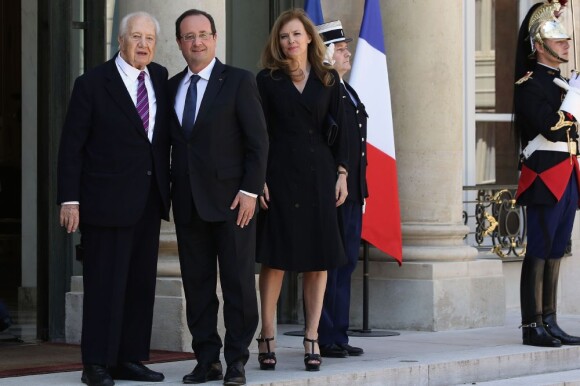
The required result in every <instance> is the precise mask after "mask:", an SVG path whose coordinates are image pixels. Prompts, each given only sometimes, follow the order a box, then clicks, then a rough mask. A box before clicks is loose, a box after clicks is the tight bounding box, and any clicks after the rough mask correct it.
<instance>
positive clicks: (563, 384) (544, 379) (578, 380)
mask: <svg viewBox="0 0 580 386" xmlns="http://www.w3.org/2000/svg"><path fill="white" fill-rule="evenodd" d="M477 385H478V386H529V385H538V386H539V385H541V386H573V385H580V370H570V371H560V372H556V373H546V374H540V375H531V376H527V377H519V378H510V379H502V380H498V381H490V382H479V383H478V384H477Z"/></svg>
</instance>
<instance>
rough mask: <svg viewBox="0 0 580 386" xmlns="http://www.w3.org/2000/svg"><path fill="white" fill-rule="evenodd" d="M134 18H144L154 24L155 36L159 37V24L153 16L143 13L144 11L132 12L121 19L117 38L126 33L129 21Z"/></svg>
mask: <svg viewBox="0 0 580 386" xmlns="http://www.w3.org/2000/svg"><path fill="white" fill-rule="evenodd" d="M134 17H146V18H148V19H150V20H151V21H152V22H153V24H155V35H157V36H159V30H160V28H159V22H158V21H157V19H156V18H155V17H153V15H151V14H149V13H147V12H144V11H138V12H132V13H129V14H127V15H125V17H123V19H122V20H121V23H120V24H119V37H122V36H125V34H126V33H127V29H128V26H129V20H131V19H132V18H134Z"/></svg>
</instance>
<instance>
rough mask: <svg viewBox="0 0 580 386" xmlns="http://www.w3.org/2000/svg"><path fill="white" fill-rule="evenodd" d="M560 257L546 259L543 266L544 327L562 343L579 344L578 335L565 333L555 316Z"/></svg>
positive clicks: (579, 338)
mask: <svg viewBox="0 0 580 386" xmlns="http://www.w3.org/2000/svg"><path fill="white" fill-rule="evenodd" d="M560 261H561V259H548V260H547V261H546V266H545V268H544V296H543V302H542V310H543V315H542V319H543V321H544V327H545V328H546V331H548V333H549V334H550V335H552V336H553V337H554V338H556V339H559V340H560V341H561V342H562V344H566V345H580V337H577V336H572V335H568V334H566V332H564V331H563V330H562V329H561V328H560V326H558V321H557V318H556V309H557V304H558V303H557V302H558V299H557V296H558V292H557V291H558V277H559V273H560Z"/></svg>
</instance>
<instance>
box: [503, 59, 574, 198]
mask: <svg viewBox="0 0 580 386" xmlns="http://www.w3.org/2000/svg"><path fill="white" fill-rule="evenodd" d="M556 77H560V78H561V79H564V78H562V77H561V75H560V71H559V70H556V69H552V68H549V67H546V66H544V65H541V64H536V66H535V68H534V71H533V72H529V73H528V74H526V75H525V76H524V77H523V78H521V79H520V80H519V81H517V82H516V85H515V97H514V107H515V114H516V125H517V126H518V128H519V130H520V136H521V144H522V149H524V148H525V147H526V146H527V145H528V142H530V141H532V140H533V139H534V138H535V137H536V136H537V135H538V134H542V135H543V136H544V137H545V138H546V139H548V140H549V141H552V142H563V143H569V148H570V149H573V153H574V154H570V153H569V152H563V151H547V150H536V151H535V152H534V153H533V154H532V155H531V156H530V157H529V158H528V159H523V158H522V160H521V163H522V164H521V165H520V166H521V175H520V179H519V184H518V190H517V193H516V199H517V203H518V204H519V205H553V204H555V203H557V202H558V201H559V200H560V198H561V197H562V195H563V193H564V190H565V189H566V185H567V184H568V182H569V180H570V177H571V173H572V171H575V173H577V174H576V176H577V177H580V175H579V174H578V173H579V172H578V160H577V158H576V154H577V150H575V149H577V144H578V131H577V128H576V124H575V122H576V119H575V118H574V117H573V116H571V115H570V114H568V113H566V112H564V111H561V110H560V105H561V104H562V99H563V97H564V95H565V91H564V90H563V89H562V88H560V87H559V86H557V85H556V84H555V83H554V78H556ZM576 180H577V181H580V178H577V179H576Z"/></svg>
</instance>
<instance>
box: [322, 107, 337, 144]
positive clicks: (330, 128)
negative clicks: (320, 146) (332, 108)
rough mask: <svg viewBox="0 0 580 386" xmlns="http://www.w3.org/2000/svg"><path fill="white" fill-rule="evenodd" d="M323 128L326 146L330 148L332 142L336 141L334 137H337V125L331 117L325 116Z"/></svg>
mask: <svg viewBox="0 0 580 386" xmlns="http://www.w3.org/2000/svg"><path fill="white" fill-rule="evenodd" d="M324 127H325V133H324V135H325V137H326V142H327V143H328V146H332V145H333V144H334V141H335V140H336V136H337V135H338V125H337V124H336V122H335V121H334V118H333V117H332V115H330V114H328V115H327V116H326V122H325V124H324Z"/></svg>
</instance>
